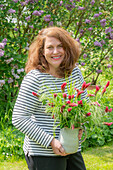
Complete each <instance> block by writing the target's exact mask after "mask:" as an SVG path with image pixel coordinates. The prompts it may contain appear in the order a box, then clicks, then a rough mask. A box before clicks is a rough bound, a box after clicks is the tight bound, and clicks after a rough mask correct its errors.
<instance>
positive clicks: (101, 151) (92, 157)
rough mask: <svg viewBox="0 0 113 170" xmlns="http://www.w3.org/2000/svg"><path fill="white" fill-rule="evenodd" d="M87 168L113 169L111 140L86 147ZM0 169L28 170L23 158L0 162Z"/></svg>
mask: <svg viewBox="0 0 113 170" xmlns="http://www.w3.org/2000/svg"><path fill="white" fill-rule="evenodd" d="M82 155H83V158H84V161H85V164H86V168H87V170H113V141H112V142H110V143H108V144H107V145H105V146H102V147H95V148H88V149H87V150H85V151H84V152H83V153H82ZM0 170H28V168H27V164H26V161H25V160H19V161H15V160H13V161H12V160H11V161H10V162H9V161H4V162H0Z"/></svg>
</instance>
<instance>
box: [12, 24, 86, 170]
mask: <svg viewBox="0 0 113 170" xmlns="http://www.w3.org/2000/svg"><path fill="white" fill-rule="evenodd" d="M79 55H80V48H79V44H78V42H76V41H75V40H74V39H73V38H72V37H71V36H70V35H69V33H68V32H67V31H65V30H64V29H62V28H59V27H50V28H45V29H42V30H41V31H40V32H39V34H38V36H37V37H36V38H35V40H34V41H33V43H32V44H31V46H30V48H29V55H28V61H27V64H26V68H25V70H26V73H27V74H26V76H25V77H24V80H23V82H22V84H21V88H20V91H19V95H18V98H17V101H16V103H15V107H14V111H13V118H12V122H13V124H14V126H15V127H16V128H18V129H19V130H20V131H21V132H23V133H24V134H25V140H24V146H23V150H24V153H25V158H26V161H27V164H28V168H29V169H30V170H37V169H38V170H75V169H76V170H85V169H86V168H85V165H84V161H83V158H82V155H81V152H80V151H81V146H79V148H78V152H77V153H74V154H67V153H65V150H64V148H63V147H62V145H61V143H60V142H59V140H58V137H59V132H60V127H59V126H58V127H57V129H56V131H55V133H56V137H55V138H54V137H53V124H54V120H53V119H52V118H51V117H50V116H49V115H47V114H46V113H45V107H44V106H42V105H41V102H40V101H39V100H38V98H37V97H36V96H33V95H32V92H36V93H37V92H38V91H39V90H40V89H42V90H43V92H46V93H48V94H49V91H48V90H47V88H46V87H47V86H49V87H50V88H51V89H55V88H56V86H57V90H56V93H57V92H60V90H61V85H62V83H63V82H65V75H66V76H68V78H69V81H72V82H75V81H76V83H75V87H76V88H78V89H81V86H82V83H83V81H84V80H83V77H82V74H81V72H80V70H79V68H78V67H77V66H75V64H76V62H77V60H78V58H79ZM86 94H87V92H86V91H85V93H83V94H82V95H81V98H84V97H85V96H86ZM39 95H40V93H39ZM56 124H58V122H56ZM81 136H82V131H79V139H80V138H81Z"/></svg>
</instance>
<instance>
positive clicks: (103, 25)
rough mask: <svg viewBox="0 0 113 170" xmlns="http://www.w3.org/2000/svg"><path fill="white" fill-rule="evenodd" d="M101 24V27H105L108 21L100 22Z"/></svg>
mask: <svg viewBox="0 0 113 170" xmlns="http://www.w3.org/2000/svg"><path fill="white" fill-rule="evenodd" d="M100 23H101V26H102V27H105V25H106V19H102V20H100Z"/></svg>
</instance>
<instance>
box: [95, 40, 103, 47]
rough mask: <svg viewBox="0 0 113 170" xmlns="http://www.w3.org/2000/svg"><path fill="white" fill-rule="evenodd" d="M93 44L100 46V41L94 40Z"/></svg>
mask: <svg viewBox="0 0 113 170" xmlns="http://www.w3.org/2000/svg"><path fill="white" fill-rule="evenodd" d="M94 45H95V46H98V47H102V44H101V43H100V42H98V41H95V42H94Z"/></svg>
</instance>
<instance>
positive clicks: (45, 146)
mask: <svg viewBox="0 0 113 170" xmlns="http://www.w3.org/2000/svg"><path fill="white" fill-rule="evenodd" d="M68 80H69V82H73V83H75V87H76V88H78V89H79V90H80V89H81V86H82V84H83V81H84V80H83V76H82V74H81V72H80V70H79V68H78V67H75V68H74V69H73V71H72V74H71V75H70V76H69V79H68ZM64 82H65V78H56V77H54V76H52V75H50V74H47V73H41V72H39V70H31V71H30V72H29V73H28V74H26V76H25V77H24V79H23V81H22V84H21V87H20V91H19V94H18V97H17V100H16V103H15V106H14V110H13V116H12V123H13V125H14V126H15V127H16V128H17V129H18V130H20V131H21V132H22V133H24V134H25V139H24V146H23V150H24V153H25V154H27V153H28V154H29V155H34V156H36V155H44V156H46V155H47V156H57V155H55V154H54V152H53V150H52V147H51V145H50V143H51V141H52V139H53V138H54V137H53V124H54V119H52V118H51V116H50V115H48V114H47V113H45V107H46V106H44V105H42V103H41V102H40V101H39V100H38V98H37V97H35V96H33V95H32V92H36V93H38V91H39V90H40V89H42V91H43V92H46V94H48V95H49V94H50V92H49V90H48V88H46V87H47V86H48V87H49V88H50V89H51V90H52V89H53V90H54V89H56V87H57V89H56V93H58V92H61V85H62V83H64ZM86 94H87V91H85V93H82V94H81V99H82V98H84V97H85V96H86ZM58 123H59V122H56V124H58ZM59 133H60V127H59V126H58V127H57V128H56V131H55V134H56V137H55V138H56V139H58V137H59ZM78 151H81V145H79V148H78Z"/></svg>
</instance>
